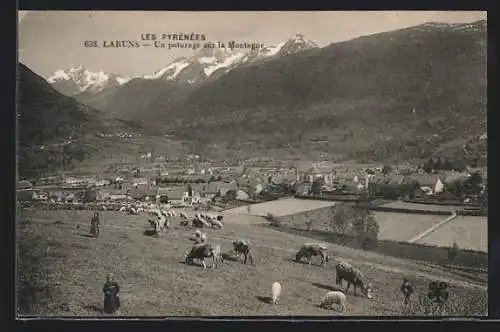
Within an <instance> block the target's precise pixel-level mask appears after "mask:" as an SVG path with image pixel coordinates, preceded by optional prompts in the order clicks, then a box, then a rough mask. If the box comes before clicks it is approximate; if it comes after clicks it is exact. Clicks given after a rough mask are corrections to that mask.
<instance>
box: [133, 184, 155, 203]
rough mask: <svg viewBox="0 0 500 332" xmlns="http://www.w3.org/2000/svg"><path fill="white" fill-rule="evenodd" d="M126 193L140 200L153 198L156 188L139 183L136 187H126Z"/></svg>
mask: <svg viewBox="0 0 500 332" xmlns="http://www.w3.org/2000/svg"><path fill="white" fill-rule="evenodd" d="M126 194H127V195H128V196H130V197H132V198H133V199H135V200H140V201H146V200H155V199H156V194H157V189H156V188H154V187H152V186H149V185H147V184H146V185H139V186H137V187H133V188H130V189H127V191H126Z"/></svg>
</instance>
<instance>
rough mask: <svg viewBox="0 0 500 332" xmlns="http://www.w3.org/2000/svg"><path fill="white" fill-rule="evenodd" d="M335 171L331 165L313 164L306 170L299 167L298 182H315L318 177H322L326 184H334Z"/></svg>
mask: <svg viewBox="0 0 500 332" xmlns="http://www.w3.org/2000/svg"><path fill="white" fill-rule="evenodd" d="M335 173H336V172H335V170H334V169H333V167H331V166H330V167H328V166H319V165H313V167H310V168H308V169H306V170H300V169H297V182H299V181H303V182H313V181H314V180H315V179H317V178H322V179H323V181H324V182H325V185H326V186H332V185H333V180H334V178H335Z"/></svg>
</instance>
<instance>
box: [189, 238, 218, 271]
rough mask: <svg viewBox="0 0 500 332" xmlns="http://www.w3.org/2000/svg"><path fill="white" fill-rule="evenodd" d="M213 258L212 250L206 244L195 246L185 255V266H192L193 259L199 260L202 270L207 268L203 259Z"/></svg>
mask: <svg viewBox="0 0 500 332" xmlns="http://www.w3.org/2000/svg"><path fill="white" fill-rule="evenodd" d="M207 257H213V248H212V246H211V245H210V244H208V243H203V244H197V245H194V246H193V248H191V251H190V252H189V253H188V254H187V255H186V259H185V261H186V264H193V261H194V259H195V258H196V259H199V260H201V264H202V265H203V269H206V268H207V265H206V264H205V258H207Z"/></svg>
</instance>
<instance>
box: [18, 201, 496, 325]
mask: <svg viewBox="0 0 500 332" xmlns="http://www.w3.org/2000/svg"><path fill="white" fill-rule="evenodd" d="M102 218H103V219H102V220H103V226H102V231H101V236H100V237H99V238H98V239H93V238H89V237H88V228H87V227H88V223H89V212H88V211H32V210H31V211H29V210H23V211H21V212H20V216H19V220H20V222H19V223H18V227H19V228H18V233H17V234H18V236H19V238H18V241H17V242H16V243H18V244H19V245H20V246H23V248H25V249H24V250H23V251H21V255H20V256H19V258H18V259H19V264H18V267H19V269H20V270H19V271H18V272H19V274H18V275H19V278H20V279H21V281H22V285H23V287H20V288H19V289H18V292H19V296H20V301H21V303H20V304H22V307H20V308H19V309H20V313H21V314H31V315H66V316H99V315H102V312H101V308H102V301H103V296H102V286H103V283H104V278H105V276H106V274H107V273H109V272H112V273H114V274H115V277H116V279H117V281H118V282H119V284H120V288H121V291H120V297H121V302H122V308H121V312H120V313H119V315H128V316H132V315H135V316H145V315H147V316H172V315H174V316H176V315H188V316H193V315H207V316H210V315H234V316H240V315H311V316H316V315H338V314H339V313H338V312H337V311H335V310H324V309H320V308H318V304H319V302H320V301H321V298H322V297H323V296H324V295H325V293H326V292H327V291H328V290H330V289H331V287H332V286H333V284H334V277H335V272H334V269H335V262H336V261H337V260H339V259H343V260H347V261H349V262H351V263H352V264H354V265H355V266H356V267H358V268H359V269H361V271H362V272H363V273H364V275H365V276H366V278H368V280H369V281H370V282H371V283H372V284H373V288H374V296H375V297H374V299H373V300H369V299H367V298H364V297H362V296H359V295H358V296H354V295H353V294H352V289H351V290H349V292H348V293H347V296H348V305H347V312H346V313H345V315H379V316H380V315H401V314H404V313H403V312H402V308H401V301H402V297H401V293H400V292H399V286H400V284H401V282H402V278H403V277H404V276H409V277H410V278H411V280H412V281H413V283H414V285H415V287H416V293H415V297H416V298H417V297H418V296H425V294H426V292H427V286H428V283H429V282H430V281H432V280H435V279H436V278H439V279H440V280H444V281H447V282H448V284H449V285H450V291H451V294H450V300H449V303H450V305H447V306H446V310H447V311H448V314H449V315H464V316H470V315H485V314H486V313H487V291H486V284H484V282H480V281H471V280H470V279H468V278H466V277H462V276H461V275H458V274H456V273H455V272H454V271H451V270H448V269H446V270H445V269H441V268H437V267H430V266H425V265H423V264H419V263H417V262H414V261H412V260H407V259H397V258H391V257H387V256H383V255H379V254H376V253H371V252H366V251H360V250H355V249H350V248H346V247H342V246H338V245H334V244H328V247H329V248H330V252H331V253H332V254H331V260H330V261H329V263H328V264H327V266H325V267H319V266H317V264H318V260H317V257H316V259H314V258H313V261H314V265H312V266H309V265H306V264H300V263H295V262H293V261H292V258H293V257H294V254H295V252H296V251H297V250H298V248H299V247H300V246H301V245H302V244H304V243H306V242H310V241H311V239H309V238H305V237H301V236H298V235H291V234H286V233H283V232H279V231H276V230H272V229H269V228H268V227H266V226H262V225H258V224H254V222H255V219H259V220H261V218H257V217H253V219H252V217H248V216H242V215H234V216H231V215H226V216H225V225H224V229H223V230H213V229H208V230H206V232H207V233H208V241H209V242H210V243H218V244H220V245H221V248H222V251H223V252H228V251H230V250H231V248H232V246H231V240H232V239H234V238H245V239H247V240H248V241H250V243H251V245H252V250H253V256H254V262H255V265H254V266H252V265H243V264H242V263H241V262H234V261H231V260H226V261H224V263H223V265H222V266H221V267H220V268H218V269H207V270H203V268H202V267H200V266H199V265H186V264H184V260H183V258H184V255H185V253H186V251H187V250H189V249H190V247H191V246H192V242H190V241H189V240H188V238H189V237H190V236H192V234H193V232H194V230H192V229H185V228H183V227H180V226H179V221H180V220H178V219H175V220H172V225H173V226H174V227H173V229H171V230H169V231H167V232H166V233H165V234H164V235H163V236H162V237H161V238H154V237H150V236H146V235H145V234H144V233H145V230H146V229H148V228H149V226H148V223H147V221H146V220H147V216H126V215H123V214H121V213H118V212H103V213H102ZM261 222H262V220H261ZM77 226H80V227H77ZM30 248H31V252H33V251H34V253H33V254H36V259H37V261H38V262H39V264H37V265H36V266H35V265H34V264H26V263H25V262H26V261H27V262H28V263H29V262H30V261H29V260H30V257H31V256H30V250H29V249H30ZM207 263H208V265H209V266H210V263H211V260H210V259H208V260H207ZM30 267H31V268H30ZM35 267H36V268H35ZM274 281H279V282H280V283H281V284H282V285H283V291H282V294H281V301H280V304H279V305H270V304H268V303H267V300H268V299H267V298H268V297H269V296H271V284H272V283H273V282H274ZM40 289H43V290H44V293H43V294H50V296H51V297H50V301H47V300H44V298H40V297H39V296H36V292H41V291H40ZM30 290H31V292H30ZM47 296H49V295H47ZM415 302H417V300H416V299H415ZM415 304H416V303H415ZM409 314H410V315H412V314H413V315H415V314H417V315H423V314H424V311H423V310H422V308H419V307H418V306H417V305H416V306H415V307H413V309H412V311H411V312H410V313H409Z"/></svg>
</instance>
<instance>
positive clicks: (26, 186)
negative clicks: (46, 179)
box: [17, 180, 33, 189]
mask: <svg viewBox="0 0 500 332" xmlns="http://www.w3.org/2000/svg"><path fill="white" fill-rule="evenodd" d="M31 188H33V184H32V183H31V182H29V181H26V180H22V181H19V182H18V183H17V189H31Z"/></svg>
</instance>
